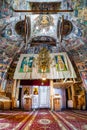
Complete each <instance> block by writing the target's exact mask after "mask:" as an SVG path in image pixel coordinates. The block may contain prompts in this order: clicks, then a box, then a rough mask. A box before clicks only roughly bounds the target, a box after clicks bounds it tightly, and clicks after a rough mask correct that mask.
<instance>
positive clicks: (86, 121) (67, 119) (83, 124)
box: [54, 111, 87, 130]
mask: <svg viewBox="0 0 87 130" xmlns="http://www.w3.org/2000/svg"><path fill="white" fill-rule="evenodd" d="M83 112H84V111H83ZM83 112H81V113H83ZM54 114H55V115H56V116H57V118H58V119H60V120H61V121H62V122H64V124H65V125H67V126H69V127H70V128H69V129H70V130H87V116H84V117H83V116H82V115H81V114H79V115H77V114H76V113H74V112H72V111H64V112H54Z"/></svg>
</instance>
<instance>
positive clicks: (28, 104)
mask: <svg viewBox="0 0 87 130" xmlns="http://www.w3.org/2000/svg"><path fill="white" fill-rule="evenodd" d="M23 108H24V110H32V98H30V97H29V96H25V97H24V103H23Z"/></svg>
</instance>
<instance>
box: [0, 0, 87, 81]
mask: <svg viewBox="0 0 87 130" xmlns="http://www.w3.org/2000/svg"><path fill="white" fill-rule="evenodd" d="M33 1H34V0H33ZM37 1H38V0H37ZM43 1H45V2H47V1H46V0H40V1H39V2H43ZM55 1H56V2H60V1H62V4H61V9H74V11H73V12H71V13H57V14H56V15H55V14H52V15H51V14H50V16H51V19H50V20H49V18H50V16H49V18H48V14H46V15H47V18H48V21H50V22H48V23H49V24H46V23H45V24H41V26H40V27H41V29H39V30H37V29H35V27H36V26H37V25H39V23H40V22H41V21H42V20H41V17H40V16H39V15H33V14H29V13H26V15H28V16H29V17H30V19H31V34H30V37H31V38H30V39H31V40H30V42H29V43H28V45H27V47H26V48H27V49H26V51H24V52H26V53H38V52H39V51H40V48H41V47H43V46H45V47H46V48H47V49H48V50H49V51H50V52H51V53H54V52H55V53H58V52H61V51H65V52H67V53H68V54H69V55H70V56H72V58H73V59H74V61H75V63H81V62H84V61H87V44H86V43H87V2H86V0H84V1H83V0H79V1H77V0H59V1H58V0H51V1H50V2H55ZM29 2H32V1H31V0H0V78H1V79H2V78H3V77H5V73H6V71H7V69H8V67H9V66H10V63H11V62H12V59H13V57H14V55H15V54H16V53H18V52H19V53H21V48H22V47H23V46H24V45H25V43H24V39H23V38H22V37H20V36H19V35H17V33H16V31H15V24H16V23H17V22H18V21H20V20H24V17H25V13H15V12H14V11H13V8H15V9H31V8H30V5H29ZM35 2H36V1H35ZM48 3H49V2H48ZM62 15H64V19H67V20H70V21H71V22H72V24H73V30H72V32H71V33H70V34H69V35H68V36H67V37H64V38H63V41H62V43H61V42H59V41H58V38H57V22H58V19H59V18H60V17H61V16H62ZM37 18H39V20H40V21H39V20H37ZM36 22H37V24H36ZM42 25H47V27H46V26H45V29H46V30H45V31H46V32H45V31H44V26H42ZM50 27H51V28H50ZM34 29H35V30H34ZM45 33H46V34H45ZM41 35H43V36H47V37H48V35H49V37H52V38H54V39H55V40H56V41H55V43H57V46H56V47H54V46H51V45H49V44H45V45H44V41H42V44H41V45H39V46H36V47H30V44H32V39H33V38H34V37H37V36H41ZM49 37H48V38H49ZM37 41H38V38H37ZM49 42H51V41H49ZM14 52H15V53H14ZM83 69H84V68H83ZM85 71H86V70H85Z"/></svg>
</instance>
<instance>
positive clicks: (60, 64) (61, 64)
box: [54, 55, 67, 71]
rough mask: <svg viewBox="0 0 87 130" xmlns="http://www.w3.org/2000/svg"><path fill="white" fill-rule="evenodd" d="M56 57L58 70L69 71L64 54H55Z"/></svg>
mask: <svg viewBox="0 0 87 130" xmlns="http://www.w3.org/2000/svg"><path fill="white" fill-rule="evenodd" d="M54 59H55V62H56V69H57V71H67V67H66V63H65V60H64V56H63V55H58V56H55V57H54Z"/></svg>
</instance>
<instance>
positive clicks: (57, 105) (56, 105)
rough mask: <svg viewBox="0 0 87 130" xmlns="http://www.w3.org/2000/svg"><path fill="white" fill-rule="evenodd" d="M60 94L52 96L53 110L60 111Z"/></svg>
mask: <svg viewBox="0 0 87 130" xmlns="http://www.w3.org/2000/svg"><path fill="white" fill-rule="evenodd" d="M60 99H61V97H60V96H56V97H55V96H54V98H53V110H54V111H61V103H60Z"/></svg>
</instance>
